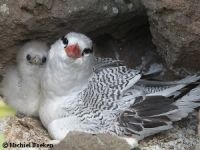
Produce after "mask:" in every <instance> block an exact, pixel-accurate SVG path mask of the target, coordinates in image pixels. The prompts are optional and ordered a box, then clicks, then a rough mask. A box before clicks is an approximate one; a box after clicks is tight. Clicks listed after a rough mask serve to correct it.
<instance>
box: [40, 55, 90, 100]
mask: <svg viewBox="0 0 200 150" xmlns="http://www.w3.org/2000/svg"><path fill="white" fill-rule="evenodd" d="M93 61H94V58H93V57H91V58H90V59H88V61H87V62H85V63H82V64H77V63H66V62H65V61H62V60H61V59H59V58H58V57H52V58H50V59H49V61H48V64H47V67H46V71H45V73H44V76H45V78H43V83H44V84H43V87H44V88H45V90H46V93H45V94H46V96H47V97H50V98H53V99H54V98H55V97H56V96H59V97H60V96H65V95H67V94H68V93H74V92H79V91H81V90H82V89H83V88H84V87H85V86H86V85H87V82H88V78H89V77H90V75H91V73H92V70H93Z"/></svg>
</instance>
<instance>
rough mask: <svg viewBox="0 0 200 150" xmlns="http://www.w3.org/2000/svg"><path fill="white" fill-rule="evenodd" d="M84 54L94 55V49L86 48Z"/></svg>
mask: <svg viewBox="0 0 200 150" xmlns="http://www.w3.org/2000/svg"><path fill="white" fill-rule="evenodd" d="M83 53H84V54H89V53H93V49H90V48H85V49H84V50H83Z"/></svg>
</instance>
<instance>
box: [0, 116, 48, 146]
mask: <svg viewBox="0 0 200 150" xmlns="http://www.w3.org/2000/svg"><path fill="white" fill-rule="evenodd" d="M4 134H5V140H6V142H14V143H30V142H34V143H38V144H39V143H48V142H49V141H50V137H49V136H48V133H47V131H46V130H45V129H44V128H43V127H42V124H41V122H40V121H39V120H38V119H34V118H29V117H23V118H18V117H11V118H9V120H8V121H7V125H6V127H5V128H4Z"/></svg>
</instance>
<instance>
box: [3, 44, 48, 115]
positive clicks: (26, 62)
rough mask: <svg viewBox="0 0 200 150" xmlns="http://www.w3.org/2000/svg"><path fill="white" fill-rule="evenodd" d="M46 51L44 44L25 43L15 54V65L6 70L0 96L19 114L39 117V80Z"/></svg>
mask: <svg viewBox="0 0 200 150" xmlns="http://www.w3.org/2000/svg"><path fill="white" fill-rule="evenodd" d="M48 49H49V48H48V46H47V45H46V44H45V43H44V42H40V41H30V42H27V43H26V44H25V45H23V46H22V47H21V49H20V50H19V51H18V53H17V58H16V61H17V64H16V65H14V66H10V67H8V69H7V70H6V73H5V75H4V78H3V80H2V82H1V85H0V86H1V88H0V94H1V95H2V96H3V97H4V99H5V101H6V103H8V104H9V105H10V106H12V107H13V108H14V109H15V110H16V111H17V112H19V113H20V114H23V115H27V116H36V117H37V116H39V113H38V109H39V100H40V94H41V91H40V89H41V88H40V80H41V75H42V73H43V70H44V67H45V65H46V61H47V54H48Z"/></svg>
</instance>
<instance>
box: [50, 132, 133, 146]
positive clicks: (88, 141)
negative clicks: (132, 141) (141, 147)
mask: <svg viewBox="0 0 200 150" xmlns="http://www.w3.org/2000/svg"><path fill="white" fill-rule="evenodd" d="M61 149H67V150H108V149H109V150H122V149H123V150H130V147H129V145H128V144H127V143H126V142H125V140H122V139H119V138H118V137H115V136H111V135H107V134H98V135H91V134H86V133H80V132H70V133H69V134H68V135H67V136H66V137H65V139H64V140H63V141H62V142H60V143H59V144H58V145H55V146H54V148H52V150H61Z"/></svg>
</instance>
